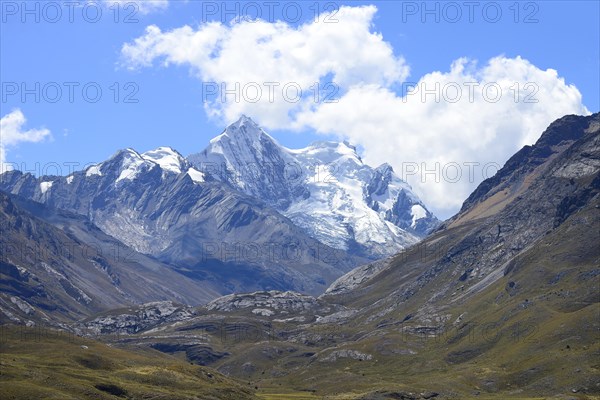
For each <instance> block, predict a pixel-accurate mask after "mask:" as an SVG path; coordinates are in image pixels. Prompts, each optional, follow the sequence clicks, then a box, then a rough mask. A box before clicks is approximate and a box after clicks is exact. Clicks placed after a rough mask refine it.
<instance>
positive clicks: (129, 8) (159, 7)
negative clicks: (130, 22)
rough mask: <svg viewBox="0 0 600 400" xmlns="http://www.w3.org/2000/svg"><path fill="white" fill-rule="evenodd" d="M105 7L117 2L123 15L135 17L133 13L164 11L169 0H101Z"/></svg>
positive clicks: (143, 13) (144, 13)
mask: <svg viewBox="0 0 600 400" xmlns="http://www.w3.org/2000/svg"><path fill="white" fill-rule="evenodd" d="M103 2H104V4H105V5H106V6H107V7H113V6H114V5H115V4H119V6H120V7H121V9H122V10H123V11H122V12H123V13H124V16H125V15H126V16H127V17H130V18H135V14H137V13H140V14H142V15H146V14H150V13H153V12H159V11H164V10H166V9H167V8H168V7H169V0H103Z"/></svg>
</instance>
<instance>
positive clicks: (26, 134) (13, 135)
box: [0, 109, 51, 172]
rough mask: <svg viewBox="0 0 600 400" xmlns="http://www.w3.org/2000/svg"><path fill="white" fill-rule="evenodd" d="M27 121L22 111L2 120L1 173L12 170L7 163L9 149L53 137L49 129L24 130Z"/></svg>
mask: <svg viewBox="0 0 600 400" xmlns="http://www.w3.org/2000/svg"><path fill="white" fill-rule="evenodd" d="M26 122H27V120H26V119H25V116H24V115H23V113H22V112H21V110H20V109H15V110H13V111H11V112H10V113H9V114H6V115H5V116H4V117H2V119H0V172H3V171H7V170H9V169H11V166H10V163H6V154H7V151H8V149H9V148H11V147H14V146H17V145H18V144H19V143H24V142H29V143H37V142H41V141H42V140H44V139H48V138H50V137H51V133H50V131H49V130H48V129H45V128H42V129H29V130H24V129H23V126H24V125H25V123H26Z"/></svg>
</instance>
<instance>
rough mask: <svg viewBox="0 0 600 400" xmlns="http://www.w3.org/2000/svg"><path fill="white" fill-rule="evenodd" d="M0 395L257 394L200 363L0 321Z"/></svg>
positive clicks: (194, 396) (62, 398)
mask: <svg viewBox="0 0 600 400" xmlns="http://www.w3.org/2000/svg"><path fill="white" fill-rule="evenodd" d="M0 334H1V336H0V393H2V396H1V397H2V399H6V400H8V399H60V400H67V399H74V400H75V399H115V398H125V399H202V400H204V399H207V400H208V399H215V400H217V399H219V400H221V399H231V400H234V399H256V397H255V396H254V394H253V390H251V389H248V388H243V387H242V386H241V385H239V384H238V383H236V382H234V381H233V380H231V379H228V378H225V377H224V376H222V375H221V374H219V373H218V372H216V371H214V370H212V369H210V368H205V367H200V366H194V365H190V364H189V363H186V362H182V361H180V360H177V359H175V358H173V357H170V356H168V355H165V354H164V353H159V352H157V351H153V350H150V349H136V351H135V352H134V351H128V350H123V349H118V348H114V347H111V346H109V345H108V344H105V343H102V342H98V341H93V340H89V339H82V338H79V337H76V336H72V335H68V334H65V333H64V332H63V333H59V331H55V330H47V329H42V328H26V327H14V326H6V325H4V326H2V328H1V331H0Z"/></svg>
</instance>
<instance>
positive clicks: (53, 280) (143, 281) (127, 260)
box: [0, 192, 219, 324]
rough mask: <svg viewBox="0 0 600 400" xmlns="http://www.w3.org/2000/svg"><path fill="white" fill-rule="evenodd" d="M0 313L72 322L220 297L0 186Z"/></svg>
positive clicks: (82, 222)
mask: <svg viewBox="0 0 600 400" xmlns="http://www.w3.org/2000/svg"><path fill="white" fill-rule="evenodd" d="M0 225H1V226H0V228H1V229H0V231H1V233H2V234H1V235H0V248H1V249H2V254H1V257H0V263H1V267H2V268H1V269H0V277H1V279H0V288H1V290H0V313H1V315H2V319H3V321H4V322H8V321H10V322H13V323H33V322H45V323H49V324H53V323H56V322H61V321H62V322H63V323H65V322H70V321H73V320H77V319H80V318H83V317H85V316H88V315H91V314H94V313H97V312H100V311H103V310H108V309H113V308H119V307H123V306H127V305H136V304H141V303H146V302H150V301H158V300H176V301H179V302H182V303H187V304H192V305H197V304H202V303H205V302H207V301H208V300H210V299H212V298H214V297H216V296H218V294H219V292H218V291H217V290H215V288H213V287H211V285H210V284H206V283H199V282H196V281H193V280H191V279H189V278H186V277H185V276H182V275H181V274H179V273H177V272H175V271H173V269H172V268H171V267H170V266H169V265H166V264H163V263H161V262H160V261H158V260H156V259H153V258H151V257H148V256H145V255H143V254H140V253H137V252H136V251H134V250H132V249H131V248H129V247H127V246H125V245H124V244H123V243H121V242H119V241H117V240H115V239H114V238H112V237H110V236H108V235H106V234H104V233H103V232H102V231H100V230H99V229H98V228H97V227H95V226H94V225H92V224H90V223H89V222H88V221H87V220H86V219H85V218H83V217H80V216H77V215H75V214H72V213H69V212H66V211H60V210H54V209H51V208H49V207H46V206H44V205H42V204H39V203H34V202H31V201H26V200H23V199H18V198H14V197H12V196H9V195H7V194H5V193H2V192H0Z"/></svg>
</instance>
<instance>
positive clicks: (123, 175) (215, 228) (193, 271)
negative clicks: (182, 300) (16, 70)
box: [0, 147, 365, 294]
mask: <svg viewBox="0 0 600 400" xmlns="http://www.w3.org/2000/svg"><path fill="white" fill-rule="evenodd" d="M0 190H4V191H6V192H9V193H12V194H14V195H17V196H20V197H24V198H26V199H30V200H34V201H36V202H40V203H44V204H46V205H48V206H50V207H53V208H57V209H62V210H69V211H71V212H74V213H77V214H80V215H83V216H85V217H86V218H87V219H88V221H90V222H92V223H93V224H95V225H96V226H97V227H99V228H100V229H101V230H102V231H104V232H105V233H107V234H109V235H111V236H113V237H114V238H117V239H118V240H120V241H121V242H123V243H125V244H126V245H127V246H129V247H131V248H133V249H134V250H136V251H138V252H141V253H144V254H148V255H152V256H154V257H156V258H158V259H160V260H161V261H163V262H166V263H168V264H170V265H172V266H173V268H174V269H176V270H177V271H178V272H180V273H182V274H183V275H185V276H187V277H189V278H192V279H195V280H199V281H207V285H208V286H211V287H216V289H217V290H218V291H220V294H226V293H231V292H242V291H254V290H272V289H277V290H290V289H293V290H298V291H302V292H305V293H320V292H321V291H323V290H324V289H325V287H326V286H327V285H328V284H329V283H330V282H332V281H333V280H334V279H336V278H337V277H338V276H340V275H341V274H343V273H345V272H347V271H349V270H350V269H352V268H353V267H355V266H356V265H358V264H359V263H361V262H364V261H365V259H364V258H359V257H353V256H349V255H347V254H346V253H345V252H343V251H340V250H336V249H333V248H330V247H329V246H326V245H324V244H323V243H321V242H319V241H318V240H316V239H314V238H312V237H311V236H309V235H307V234H306V233H305V232H304V231H303V230H301V229H300V228H299V227H297V226H296V225H295V224H294V223H293V222H292V221H290V219H288V218H286V217H285V216H283V215H281V214H280V213H279V212H277V211H276V210H274V209H273V208H272V207H269V206H267V205H265V204H264V203H263V202H260V201H258V200H256V199H255V198H253V197H250V196H247V195H246V194H244V193H242V192H241V191H239V190H233V189H232V188H231V187H230V186H229V185H228V184H225V183H223V182H219V181H216V180H214V179H213V178H212V177H211V176H210V175H208V174H205V173H203V172H201V171H199V170H197V169H195V168H194V167H192V166H191V165H190V163H189V162H188V161H187V160H186V159H185V158H184V157H183V156H182V155H181V154H179V153H177V152H176V151H175V150H173V149H170V148H167V147H161V148H158V149H156V150H152V151H149V152H146V153H138V152H137V151H135V150H133V149H125V150H120V151H118V152H117V153H116V154H114V155H113V156H112V157H110V158H109V159H108V160H106V161H104V162H101V163H99V164H96V165H92V166H90V167H88V168H86V169H85V170H83V171H77V172H75V173H73V174H71V175H69V176H66V177H65V176H43V177H40V178H35V177H34V176H32V175H30V174H23V173H21V172H19V171H9V172H6V173H5V174H2V176H1V177H0Z"/></svg>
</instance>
